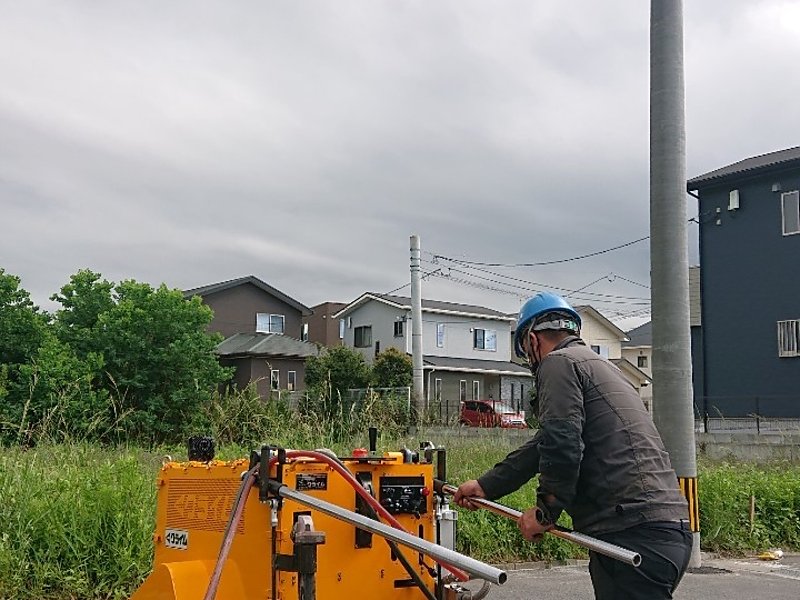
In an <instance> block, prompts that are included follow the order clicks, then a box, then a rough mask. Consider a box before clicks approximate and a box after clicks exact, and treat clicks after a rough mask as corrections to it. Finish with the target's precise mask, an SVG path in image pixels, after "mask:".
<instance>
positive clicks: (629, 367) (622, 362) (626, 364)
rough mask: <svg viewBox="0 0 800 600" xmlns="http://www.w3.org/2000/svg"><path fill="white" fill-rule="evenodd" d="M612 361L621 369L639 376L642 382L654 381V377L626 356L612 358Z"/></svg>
mask: <svg viewBox="0 0 800 600" xmlns="http://www.w3.org/2000/svg"><path fill="white" fill-rule="evenodd" d="M610 360H611V362H612V363H614V364H615V365H617V367H619V370H620V371H624V372H626V373H630V374H631V375H633V376H635V377H638V379H639V381H640V383H642V384H650V383H652V381H653V380H652V379H650V377H649V376H648V375H647V373H645V372H644V371H642V370H641V369H640V368H639V367H637V366H636V365H634V364H633V363H632V362H630V361H629V360H627V359H625V358H612V359H610Z"/></svg>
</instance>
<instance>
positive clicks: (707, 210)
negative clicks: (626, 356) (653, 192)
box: [686, 147, 800, 417]
mask: <svg viewBox="0 0 800 600" xmlns="http://www.w3.org/2000/svg"><path fill="white" fill-rule="evenodd" d="M686 188H687V190H688V191H689V192H690V193H692V194H693V195H695V196H696V197H697V198H698V219H697V220H698V222H699V225H700V236H699V238H700V266H701V271H700V294H701V297H702V303H701V311H702V335H701V336H700V343H699V346H700V348H699V351H700V353H701V355H700V360H701V361H702V365H703V371H702V382H699V385H700V386H701V388H700V393H699V394H697V393H696V396H697V397H699V399H700V400H701V402H702V410H706V411H708V412H709V414H717V413H721V414H722V415H724V416H729V417H731V416H744V415H749V414H753V413H758V414H761V415H763V416H772V417H798V416H800V388H799V387H798V381H800V278H798V277H795V276H794V275H793V273H795V269H796V267H797V262H798V257H800V147H795V148H789V149H787V150H780V151H777V152H771V153H769V154H763V155H760V156H755V157H752V158H747V159H745V160H742V161H739V162H736V163H733V164H731V165H728V166H725V167H722V168H720V169H716V170H714V171H711V172H709V173H705V174H703V175H700V176H698V177H695V178H693V179H690V180H689V181H688V182H687V185H686ZM696 349H697V348H696ZM695 384H696V385H697V384H698V382H697V381H695Z"/></svg>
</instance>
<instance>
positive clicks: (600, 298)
mask: <svg viewBox="0 0 800 600" xmlns="http://www.w3.org/2000/svg"><path fill="white" fill-rule="evenodd" d="M439 258H441V257H439ZM424 262H426V263H428V264H432V265H435V264H439V263H437V262H432V261H424ZM461 266H463V267H464V268H466V269H472V270H475V271H480V272H482V273H487V274H489V275H492V276H494V277H500V278H502V279H508V280H509V281H513V282H516V283H521V284H525V285H522V286H520V285H516V284H511V283H508V282H505V281H498V280H496V279H492V278H490V277H484V276H481V275H476V274H475V273H470V272H469V271H463V270H461V269H458V268H456V267H446V268H447V269H448V270H450V271H455V272H456V273H461V274H462V275H467V276H469V277H474V278H476V279H481V280H484V281H488V282H490V283H495V284H499V285H504V286H506V287H509V288H514V289H519V290H523V291H526V292H539V291H541V290H543V289H551V290H558V291H561V292H572V293H573V294H574V292H573V291H572V290H569V289H567V288H562V287H559V286H555V285H548V284H544V283H538V282H536V281H530V280H527V279H520V278H518V277H512V276H510V275H504V274H503V273H496V272H494V271H489V270H488V269H482V268H480V267H474V266H466V265H461ZM527 286H533V287H527ZM583 295H584V296H592V297H590V298H585V297H584V298H578V297H576V298H577V299H578V300H585V301H588V302H612V300H625V301H630V302H631V303H633V304H641V303H648V304H649V303H650V299H649V298H641V297H638V296H620V295H616V294H602V293H597V292H584V293H583ZM604 298H609V299H611V300H604ZM612 303H615V304H618V302H612Z"/></svg>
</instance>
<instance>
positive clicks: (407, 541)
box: [275, 485, 508, 584]
mask: <svg viewBox="0 0 800 600" xmlns="http://www.w3.org/2000/svg"><path fill="white" fill-rule="evenodd" d="M275 488H276V489H275V492H276V493H277V494H278V495H279V496H280V497H281V498H285V499H287V500H293V501H294V502H298V503H300V504H302V505H304V506H308V507H310V508H314V509H316V510H318V511H319V512H321V513H324V514H326V515H329V516H331V517H334V518H336V519H339V520H342V521H345V522H346V523H350V524H351V525H355V526H356V527H359V528H360V529H365V530H367V531H371V532H372V533H375V534H377V535H380V536H381V537H385V538H386V539H389V540H393V541H395V542H397V543H398V544H402V545H403V546H407V547H409V548H411V549H412V550H416V551H417V552H422V553H423V554H427V555H428V556H431V557H433V558H435V559H437V560H442V561H444V562H446V563H448V564H451V565H453V566H454V567H458V568H460V569H464V570H465V571H467V572H468V573H470V574H471V575H473V576H475V577H477V578H479V579H484V580H486V581H489V582H491V583H498V584H500V583H505V582H506V579H507V577H508V576H507V575H506V572H505V571H503V570H501V569H498V568H496V567H493V566H491V565H487V564H486V563H483V562H480V561H478V560H475V559H474V558H470V557H469V556H465V555H463V554H460V553H459V552H456V551H455V550H450V549H449V548H445V547H444V546H439V545H438V544H434V543H433V542H429V541H428V540H425V539H423V538H419V537H416V536H413V535H411V534H409V533H406V532H405V531H401V530H399V529H395V528H393V527H389V526H388V525H385V524H384V523H381V522H380V521H374V520H373V519H370V518H368V517H365V516H364V515H360V514H358V513H354V512H352V511H349V510H347V509H345V508H342V507H340V506H336V505H335V504H331V503H330V502H326V501H325V500H321V499H319V498H315V497H314V496H310V495H308V494H304V493H303V492H298V491H296V490H293V489H291V488H289V487H287V486H286V485H279V486H278V485H276V486H275Z"/></svg>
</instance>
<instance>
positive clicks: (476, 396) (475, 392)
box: [472, 381, 481, 400]
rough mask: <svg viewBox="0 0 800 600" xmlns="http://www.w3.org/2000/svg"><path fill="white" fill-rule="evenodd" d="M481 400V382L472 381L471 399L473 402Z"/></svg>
mask: <svg viewBox="0 0 800 600" xmlns="http://www.w3.org/2000/svg"><path fill="white" fill-rule="evenodd" d="M480 398H481V382H480V381H473V382H472V399H473V400H480Z"/></svg>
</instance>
